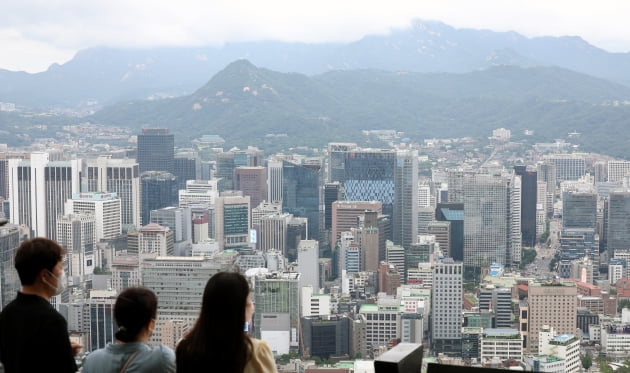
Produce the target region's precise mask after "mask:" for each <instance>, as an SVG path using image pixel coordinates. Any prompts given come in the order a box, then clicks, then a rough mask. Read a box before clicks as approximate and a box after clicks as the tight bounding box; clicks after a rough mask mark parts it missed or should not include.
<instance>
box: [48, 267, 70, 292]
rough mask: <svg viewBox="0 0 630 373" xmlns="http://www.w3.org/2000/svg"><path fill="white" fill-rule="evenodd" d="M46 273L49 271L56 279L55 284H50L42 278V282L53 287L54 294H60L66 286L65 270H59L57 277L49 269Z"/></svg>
mask: <svg viewBox="0 0 630 373" xmlns="http://www.w3.org/2000/svg"><path fill="white" fill-rule="evenodd" d="M48 273H50V274H51V275H52V276H53V277H54V278H56V279H57V286H53V285H51V284H50V283H49V282H48V281H46V280H44V283H45V284H46V285H48V286H50V287H51V288H53V289H55V295H59V294H61V292H62V291H63V290H64V289H65V288H66V286H67V285H68V279H67V278H66V271H64V270H61V275H59V277H57V276H55V274H54V273H52V272H51V271H48Z"/></svg>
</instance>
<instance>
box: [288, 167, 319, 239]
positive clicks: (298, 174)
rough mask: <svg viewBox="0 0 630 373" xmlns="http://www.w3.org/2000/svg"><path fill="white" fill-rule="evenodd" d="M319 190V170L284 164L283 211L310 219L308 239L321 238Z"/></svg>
mask: <svg viewBox="0 0 630 373" xmlns="http://www.w3.org/2000/svg"><path fill="white" fill-rule="evenodd" d="M319 188H320V174H319V171H318V170H315V169H313V168H310V167H304V166H300V165H297V164H295V163H291V162H287V161H283V162H282V210H283V211H284V212H288V213H290V214H293V216H295V217H303V218H307V219H308V227H307V236H308V239H315V240H317V239H318V238H319V194H320V193H319Z"/></svg>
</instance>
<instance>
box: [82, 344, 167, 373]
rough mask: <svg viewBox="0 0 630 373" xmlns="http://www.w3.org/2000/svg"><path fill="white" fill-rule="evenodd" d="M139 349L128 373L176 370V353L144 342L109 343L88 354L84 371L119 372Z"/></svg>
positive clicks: (90, 372)
mask: <svg viewBox="0 0 630 373" xmlns="http://www.w3.org/2000/svg"><path fill="white" fill-rule="evenodd" d="M135 351H138V353H137V354H136V356H134V358H133V360H131V362H130V363H129V365H128V366H127V370H126V373H141V372H156V373H161V372H162V373H174V372H175V353H174V352H173V350H171V349H170V348H168V347H166V346H162V345H160V346H157V347H151V346H149V345H147V344H146V343H143V342H132V343H120V344H112V343H110V344H108V345H107V346H106V347H105V348H101V349H99V350H96V351H94V352H92V353H91V354H89V355H88V357H87V358H86V359H85V363H84V364H83V370H82V372H83V373H118V372H119V371H120V369H121V368H122V366H123V365H125V362H126V361H127V359H128V358H129V356H131V354H132V353H134V352H135Z"/></svg>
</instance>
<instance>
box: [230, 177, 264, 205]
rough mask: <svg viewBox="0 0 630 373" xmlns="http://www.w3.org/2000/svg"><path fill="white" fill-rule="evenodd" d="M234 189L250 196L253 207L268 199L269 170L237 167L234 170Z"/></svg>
mask: <svg viewBox="0 0 630 373" xmlns="http://www.w3.org/2000/svg"><path fill="white" fill-rule="evenodd" d="M234 188H235V189H236V190H240V191H241V192H243V196H249V198H250V203H251V207H252V208H253V207H257V206H258V205H259V204H260V203H261V202H262V201H264V200H266V199H267V169H266V168H265V167H237V168H236V169H234Z"/></svg>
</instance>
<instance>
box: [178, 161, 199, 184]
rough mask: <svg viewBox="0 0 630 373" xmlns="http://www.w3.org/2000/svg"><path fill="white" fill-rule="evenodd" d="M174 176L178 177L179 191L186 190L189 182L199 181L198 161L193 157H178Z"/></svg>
mask: <svg viewBox="0 0 630 373" xmlns="http://www.w3.org/2000/svg"><path fill="white" fill-rule="evenodd" d="M173 175H175V176H177V189H184V188H185V187H186V182H187V181H188V180H197V159H196V158H194V157H191V156H186V155H183V156H180V155H178V156H176V157H175V159H174V161H173Z"/></svg>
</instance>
